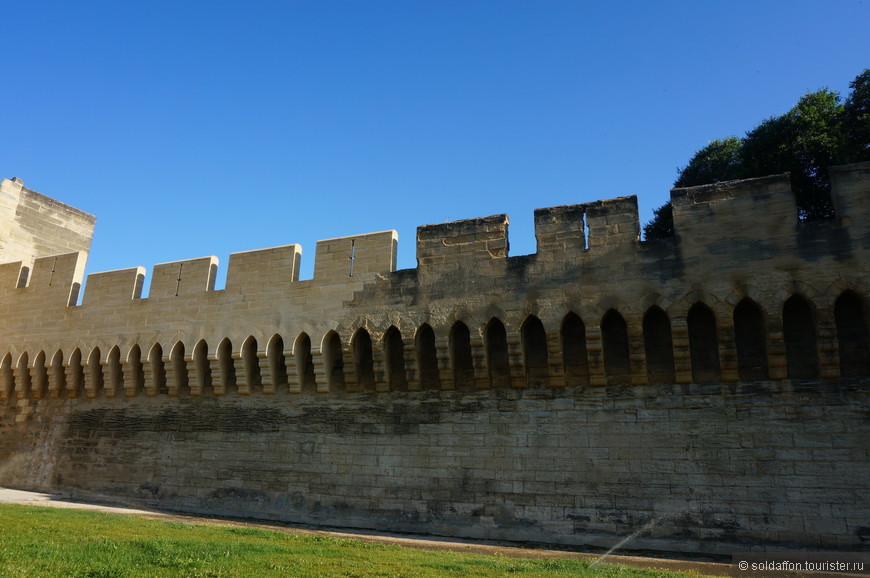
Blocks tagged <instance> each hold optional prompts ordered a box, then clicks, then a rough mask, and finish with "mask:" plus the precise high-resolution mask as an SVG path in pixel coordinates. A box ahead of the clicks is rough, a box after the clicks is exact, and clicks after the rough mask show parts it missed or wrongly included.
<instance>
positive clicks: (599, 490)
mask: <svg viewBox="0 0 870 578" xmlns="http://www.w3.org/2000/svg"><path fill="white" fill-rule="evenodd" d="M831 175H832V182H833V190H832V197H833V201H834V206H835V208H836V211H837V217H836V219H835V220H833V221H830V222H822V223H803V222H800V221H798V219H797V211H796V208H795V204H794V197H793V194H792V193H791V190H790V185H789V178H788V176H787V175H774V176H770V177H764V178H760V179H750V180H746V181H736V182H730V183H719V184H715V185H708V186H703V187H695V188H691V189H676V190H674V191H672V193H671V198H672V201H673V204H674V219H675V228H676V231H677V237H676V238H675V239H667V240H662V241H650V242H641V241H640V240H639V228H640V227H639V219H638V214H637V202H636V199H635V198H634V197H623V198H618V199H611V200H604V201H596V202H592V203H584V204H577V205H570V206H563V207H550V208H545V209H538V210H536V211H535V234H536V239H537V251H536V253H534V254H532V255H522V256H510V255H509V251H508V249H509V240H508V232H507V231H508V224H509V222H508V218H507V216H506V215H493V216H490V217H483V218H477V219H469V220H465V221H456V222H451V223H444V224H439V225H426V226H422V227H419V228H418V231H417V261H418V266H417V268H415V269H406V270H399V271H397V270H395V267H396V246H397V242H398V239H397V235H396V233H395V232H394V231H386V232H379V233H370V234H364V235H355V236H348V237H341V238H337V239H329V240H325V241H320V242H319V243H318V244H317V248H316V255H315V266H314V278H313V279H311V280H305V281H300V280H299V279H298V272H299V262H300V258H301V248H300V247H299V246H298V245H286V246H283V247H274V248H269V249H262V250H258V251H249V252H243V253H234V254H232V255H231V256H230V260H229V264H228V270H227V285H226V289H222V290H214V279H215V275H216V270H217V267H218V266H219V265H218V263H217V259H216V258H215V257H204V258H198V259H188V260H184V261H176V262H172V263H163V264H159V265H156V266H154V268H153V271H152V273H151V275H150V279H146V275H145V269H144V268H143V267H133V268H130V269H124V270H119V271H110V272H104V273H92V274H90V275H89V276H88V280H87V284H86V291H85V294H84V295H83V298H82V304H81V305H79V306H76V305H75V303H76V297H77V291H78V287H79V286H80V285H81V281H82V276H83V271H84V262H85V259H86V256H87V247H86V246H85V247H81V246H79V247H71V249H73V251H72V252H70V251H61V252H60V253H61V254H58V255H42V254H33V255H29V256H28V255H20V254H18V253H10V255H11V256H12V258H13V259H20V261H21V262H12V263H7V264H4V265H0V311H2V320H3V323H2V325H0V396H2V399H4V400H5V404H6V405H5V409H4V410H3V414H2V422H0V431H2V434H3V435H2V441H0V450H2V454H0V456H2V462H0V483H2V484H4V485H11V486H17V487H23V488H32V489H63V490H65V491H70V492H73V493H76V492H78V493H80V494H82V495H84V494H88V493H103V494H110V495H114V496H120V497H125V498H127V499H142V500H146V501H151V502H155V503H159V504H162V505H164V506H170V507H175V508H180V509H187V510H191V511H199V512H213V513H225V514H232V515H250V516H257V517H263V518H269V519H279V520H289V521H301V522H308V523H318V524H328V525H343V526H354V527H366V528H376V529H384V530H402V531H414V532H429V533H437V534H445V535H452V536H463V537H485V538H496V539H510V540H521V541H523V540H525V541H538V542H548V543H559V544H566V545H596V546H602V547H608V546H610V545H612V544H613V543H615V541H618V540H619V538H620V537H621V536H624V535H626V534H629V533H631V532H632V531H633V530H635V529H637V528H639V527H641V526H643V525H644V524H646V523H648V522H650V521H651V520H656V526H655V528H654V529H653V530H651V532H650V533H649V534H648V535H647V536H646V537H641V538H639V540H638V542H637V543H636V544H637V545H636V547H643V548H650V549H663V550H681V551H697V552H717V553H728V552H730V551H734V550H735V549H741V548H742V549H747V548H778V549H788V548H812V549H817V548H833V549H836V548H840V549H852V550H860V549H867V548H868V547H870V508H868V506H867V503H866V500H865V499H863V498H862V497H861V496H866V495H867V492H868V489H870V455H868V452H870V445H868V444H867V442H866V440H867V439H870V437H868V434H870V425H868V421H867V419H866V416H867V415H868V411H870V404H868V385H870V351H868V344H870V338H868V301H867V300H868V295H870V277H868V263H870V260H868V257H870V226H868V224H870V214H868V212H870V163H862V164H857V165H849V166H843V167H836V168H833V169H831ZM3 183H4V185H3V186H4V187H6V188H12V189H14V187H13V185H14V184H15V183H14V182H12V181H6V180H4V181H3ZM4 191H5V189H4ZM17 218H18V219H19V221H21V222H20V223H18V224H14V223H13V224H11V225H8V227H9V228H15V227H18V228H21V229H24V228H27V227H28V226H29V227H31V228H38V227H36V226H35V225H32V224H28V220H29V219H30V216H28V214H21V215H19V216H18V217H17ZM4 230H5V229H4ZM89 238H90V237H89V236H88V242H89ZM3 255H5V253H3ZM34 257H36V259H35V261H34V262H33V264H32V271H29V270H28V264H29V262H30V260H31V259H33V258H34ZM146 282H148V283H150V285H149V287H150V289H149V292H148V297H147V298H142V297H141V296H142V294H143V288H144V286H145V283H146Z"/></svg>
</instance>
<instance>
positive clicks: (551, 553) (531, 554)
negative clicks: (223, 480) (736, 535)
mask: <svg viewBox="0 0 870 578" xmlns="http://www.w3.org/2000/svg"><path fill="white" fill-rule="evenodd" d="M0 503H9V504H20V505H25V506H42V507H50V508H72V509H79V510H96V511H99V512H106V513H110V514H129V515H133V516H141V517H143V518H151V519H156V520H166V521H175V522H188V523H196V524H212V525H216V526H235V527H248V528H262V529H265V530H274V531H278V532H289V533H298V534H313V535H320V536H333V537H337V538H349V539H353V540H360V541H363V542H370V543H375V544H393V545H397V546H405V547H408V548H419V549H422V550H449V551H451V552H469V553H474V554H490V555H495V554H497V555H501V556H510V557H513V558H543V559H547V558H564V559H573V560H589V561H594V560H595V559H597V558H598V557H599V556H601V554H592V553H585V552H568V551H563V550H545V549H539V548H520V547H516V546H502V545H493V544H483V543H478V542H469V541H462V540H456V539H449V540H448V539H440V538H433V537H431V536H430V537H422V536H407V535H401V536H400V535H393V534H386V533H382V532H374V531H347V530H345V531H335V530H311V529H307V528H299V527H293V526H288V525H281V524H277V523H271V524H270V523H258V522H248V521H240V520H232V519H223V518H211V517H202V516H195V515H192V514H191V515H189V514H180V513H172V512H167V511H161V510H153V509H139V508H126V507H118V506H109V505H103V504H97V503H84V502H77V501H72V500H70V499H68V498H67V497H65V496H62V495H55V494H41V493H38V492H27V491H23V490H13V489H9V488H0ZM606 561H607V563H608V564H620V565H623V566H631V567H634V568H643V569H646V570H668V571H676V572H691V573H695V574H702V575H708V576H728V575H729V568H730V566H729V565H728V564H717V563H713V562H697V561H692V560H677V559H668V558H646V557H642V556H621V555H616V554H611V555H610V556H608V557H607V560H606Z"/></svg>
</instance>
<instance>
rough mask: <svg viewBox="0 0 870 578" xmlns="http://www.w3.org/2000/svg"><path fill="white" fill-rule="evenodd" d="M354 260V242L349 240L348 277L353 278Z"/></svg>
mask: <svg viewBox="0 0 870 578" xmlns="http://www.w3.org/2000/svg"><path fill="white" fill-rule="evenodd" d="M354 260H356V240H355V239H351V241H350V274H349V275H348V276H349V277H353V262H354Z"/></svg>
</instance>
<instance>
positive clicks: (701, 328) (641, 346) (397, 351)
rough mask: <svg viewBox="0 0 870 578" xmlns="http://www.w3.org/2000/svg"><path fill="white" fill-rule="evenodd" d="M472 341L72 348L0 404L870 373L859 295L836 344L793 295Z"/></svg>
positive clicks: (21, 362) (30, 367)
mask: <svg viewBox="0 0 870 578" xmlns="http://www.w3.org/2000/svg"><path fill="white" fill-rule="evenodd" d="M474 329H475V330H474V331H472V330H471V329H470V328H469V326H468V325H467V324H466V323H464V322H463V321H456V322H455V323H453V324H452V326H450V327H448V328H446V330H442V331H439V332H437V333H436V331H435V330H434V329H433V328H432V327H431V326H430V325H428V324H426V323H423V324H422V325H420V326H419V327H417V328H416V329H415V330H414V332H413V335H410V336H409V335H403V334H402V332H401V331H400V330H399V329H398V328H397V327H395V326H391V327H389V328H388V329H387V330H386V331H385V332H383V334H382V335H380V336H379V338H378V339H376V340H375V339H373V338H372V334H371V333H370V332H369V331H368V330H367V329H365V328H358V329H356V330H355V331H354V332H353V333H351V334H350V337H349V339H346V340H343V339H342V337H341V335H340V334H339V333H338V332H337V331H334V330H332V331H328V332H327V333H326V334H325V335H324V336H323V337H322V340H321V341H320V343H319V344H317V346H313V345H312V340H311V337H310V336H309V335H308V334H307V333H301V334H299V335H298V336H297V337H296V338H295V339H294V340H293V342H292V343H290V344H287V343H285V341H284V339H283V337H282V336H281V335H278V334H276V335H273V336H272V337H271V338H270V339H268V341H267V343H265V344H261V343H258V341H257V339H256V338H254V337H253V336H250V337H248V338H246V339H245V340H244V341H243V342H242V343H241V345H240V346H238V347H235V346H234V344H233V343H232V341H231V340H230V339H228V338H224V339H222V340H221V341H220V342H219V343H218V344H217V346H216V347H210V345H211V344H209V343H208V342H207V340H205V339H201V340H199V341H197V342H196V343H193V344H191V345H188V344H185V343H183V342H182V341H177V342H175V343H173V344H171V345H170V346H169V347H168V348H167V349H164V347H163V346H162V345H161V344H160V343H156V344H153V345H151V346H150V347H148V348H147V350H143V349H142V348H141V347H140V345H138V344H136V345H133V346H132V347H130V348H129V350H127V351H126V352H124V353H123V354H122V351H121V349H120V347H119V346H114V347H111V348H110V349H109V350H108V351H103V350H102V349H100V348H99V347H95V348H93V349H91V350H89V351H87V353H83V352H82V350H81V349H80V348H75V349H73V350H72V351H71V352H69V354H68V355H67V354H65V352H64V351H63V350H60V349H59V350H57V351H55V352H54V353H52V355H51V356H50V357H49V356H48V355H47V354H46V352H45V351H39V352H37V353H36V354H35V355H33V357H31V356H30V355H29V354H28V353H27V352H24V353H21V354H20V355H19V356H18V357H17V358H16V359H13V357H12V354H11V353H7V354H6V355H5V356H4V357H3V358H2V361H0V393H2V395H3V397H6V398H7V399H16V398H17V399H22V398H31V397H34V398H43V397H80V396H84V397H97V396H101V395H102V396H107V397H112V396H118V395H125V396H128V397H133V396H136V395H140V394H145V395H149V396H156V395H161V394H167V395H173V396H176V395H225V394H228V393H234V392H235V393H239V394H252V393H281V392H289V393H327V392H331V393H340V392H365V391H414V390H437V389H485V388H507V387H548V386H586V385H623V384H646V383H663V384H667V383H689V382H695V383H707V382H720V381H737V380H746V381H758V380H767V379H779V378H790V379H818V378H830V377H839V376H867V375H870V338H868V324H867V306H866V303H865V302H864V299H863V298H862V297H861V296H860V295H859V294H857V293H855V292H853V291H845V292H843V293H842V294H841V295H840V296H839V297H838V299H837V300H836V303H835V305H834V310H833V330H834V331H833V333H835V335H831V333H832V332H831V331H830V330H829V329H825V328H821V327H820V323H819V320H818V315H817V312H816V309H815V306H814V305H813V303H812V302H811V301H810V300H808V299H806V298H805V297H803V296H801V295H793V296H791V297H790V298H789V299H788V300H786V301H785V303H784V304H783V306H782V314H781V317H780V318H778V319H770V318H769V317H768V316H766V315H765V312H764V311H763V310H762V308H761V307H760V306H759V305H758V304H757V303H755V302H754V301H752V300H751V299H749V298H745V299H743V300H742V301H740V302H739V303H738V304H737V305H736V306H735V307H734V308H733V314H732V315H731V319H726V320H724V321H723V319H722V318H721V317H720V318H719V319H717V316H716V315H715V314H714V311H713V310H712V309H711V308H710V307H708V306H707V305H706V304H704V303H702V302H697V303H695V304H693V305H692V306H691V307H690V308H689V310H688V312H687V314H686V315H685V317H684V318H681V319H671V318H669V316H668V315H667V313H666V312H665V311H664V310H663V309H661V308H659V307H658V306H652V307H650V308H649V309H648V310H647V311H646V312H645V313H644V315H643V317H642V320H641V323H640V326H639V327H632V326H630V325H629V324H628V323H627V322H626V319H625V318H624V317H623V315H622V314H621V313H620V312H619V311H617V310H616V309H610V310H608V311H607V312H606V313H605V314H604V315H603V316H602V317H601V319H600V320H599V321H598V322H597V323H595V324H594V325H591V326H589V325H587V324H586V323H585V322H584V321H583V320H582V319H581V317H580V316H579V315H577V314H576V313H572V312H569V313H568V314H567V315H565V316H564V317H563V318H562V320H561V323H560V325H559V326H558V328H555V330H554V329H551V330H550V331H547V329H546V328H545V326H544V324H543V322H542V321H541V319H539V318H538V317H536V316H534V315H529V316H527V317H526V318H525V319H524V320H523V322H522V324H521V326H520V328H519V331H518V332H511V333H509V332H508V331H507V330H506V328H505V324H504V323H503V322H502V320H500V319H498V318H497V317H493V318H491V319H489V320H488V321H487V322H486V323H485V324H484V325H483V326H475V327H474Z"/></svg>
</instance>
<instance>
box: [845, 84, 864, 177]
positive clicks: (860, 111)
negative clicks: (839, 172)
mask: <svg viewBox="0 0 870 578" xmlns="http://www.w3.org/2000/svg"><path fill="white" fill-rule="evenodd" d="M849 88H851V89H852V93H851V94H850V95H849V97H848V98H847V99H846V102H845V104H844V105H843V117H844V122H845V124H846V131H847V136H848V138H849V141H850V142H849V147H850V148H851V150H853V151H854V153H855V158H853V159H851V161H850V162H859V161H867V160H870V68H868V69H867V70H865V71H864V72H862V73H861V74H859V75H858V76H857V77H856V78H855V80H853V81H852V82H850V83H849Z"/></svg>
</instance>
